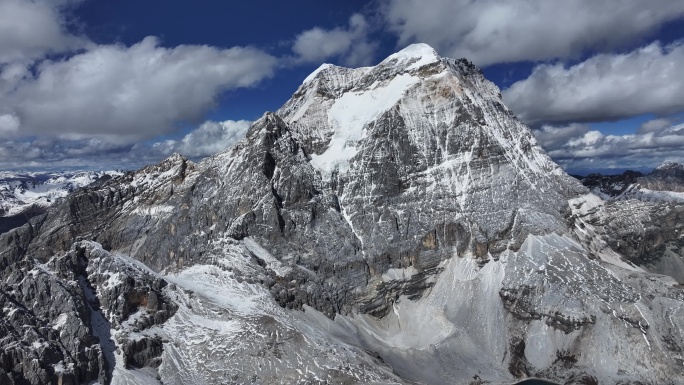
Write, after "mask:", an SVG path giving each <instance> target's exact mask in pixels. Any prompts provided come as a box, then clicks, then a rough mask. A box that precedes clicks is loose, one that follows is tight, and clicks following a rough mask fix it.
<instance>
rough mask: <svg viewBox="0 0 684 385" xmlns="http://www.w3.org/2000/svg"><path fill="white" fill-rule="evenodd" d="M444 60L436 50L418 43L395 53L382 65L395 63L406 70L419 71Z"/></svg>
mask: <svg viewBox="0 0 684 385" xmlns="http://www.w3.org/2000/svg"><path fill="white" fill-rule="evenodd" d="M441 59H442V58H441V57H440V56H439V55H438V54H437V51H435V50H434V48H432V47H430V46H429V45H427V44H424V43H416V44H411V45H409V46H407V47H406V48H404V49H402V50H401V51H399V52H396V53H393V54H392V55H390V56H388V57H387V58H386V59H385V60H383V61H382V62H381V63H380V65H383V64H387V63H390V62H395V61H396V65H398V66H402V67H404V68H405V70H407V71H410V70H414V69H418V68H420V67H423V66H425V65H428V64H432V63H436V62H439V61H440V60H441Z"/></svg>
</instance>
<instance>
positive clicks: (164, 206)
mask: <svg viewBox="0 0 684 385" xmlns="http://www.w3.org/2000/svg"><path fill="white" fill-rule="evenodd" d="M678 207H679V206H677V205H676V204H675V205H673V210H678ZM610 210H612V208H611V206H610V205H606V204H605V202H604V201H602V200H601V199H599V198H597V197H596V196H595V195H592V194H590V193H589V192H588V190H587V189H586V188H585V187H583V186H582V185H581V184H580V183H578V182H577V181H576V180H574V179H573V178H571V177H569V176H568V175H566V174H565V173H564V172H563V171H562V170H561V169H560V168H559V167H558V166H557V165H556V164H554V163H553V162H552V161H551V160H550V159H549V158H548V156H546V154H544V152H543V151H542V150H541V148H539V146H538V145H537V144H536V141H535V140H534V138H533V136H532V134H531V132H530V131H529V129H527V128H526V127H525V126H524V125H523V124H522V123H521V122H520V121H518V120H517V119H516V118H515V116H514V115H513V114H512V113H511V112H510V111H509V110H508V109H506V107H505V106H503V104H502V103H501V100H500V95H499V91H498V89H497V88H496V87H495V86H494V85H493V84H491V83H489V82H488V81H486V80H485V79H484V77H483V76H482V74H481V72H480V71H479V70H478V69H477V68H475V67H474V66H473V65H472V64H470V63H469V62H467V61H465V60H453V59H444V58H440V57H439V56H437V55H436V54H435V53H434V51H433V50H432V49H431V48H429V47H427V46H425V45H414V46H410V47H408V48H407V49H405V50H403V51H401V52H399V53H397V54H395V55H392V56H390V57H388V58H387V59H386V60H384V61H383V62H382V63H380V64H379V65H377V66H375V67H367V68H361V69H347V68H341V67H335V66H331V65H324V66H322V67H321V68H320V69H319V70H317V71H316V72H315V73H314V74H312V75H311V76H310V77H309V78H307V79H306V80H305V82H304V84H302V86H301V87H300V88H299V89H298V90H297V92H296V93H295V95H294V96H293V98H292V99H291V100H290V101H288V102H287V103H286V104H285V105H284V106H283V107H282V108H281V109H280V110H279V111H277V112H275V113H267V114H266V115H264V117H263V118H262V119H260V120H259V121H257V122H255V123H254V125H253V126H252V127H251V129H250V130H249V132H248V134H247V137H246V138H245V139H244V140H242V141H241V142H239V143H238V144H236V145H235V146H234V147H233V148H231V149H229V150H228V151H226V152H224V153H221V154H218V155H216V156H214V157H211V158H208V159H206V160H204V161H202V162H201V163H197V164H195V163H192V162H190V161H188V160H186V159H184V158H182V157H181V156H173V157H170V158H169V159H167V160H165V161H164V162H162V163H160V164H159V165H155V166H149V167H147V168H145V169H142V170H140V171H138V172H136V173H128V174H126V175H124V176H122V177H120V178H116V179H114V180H111V181H108V182H106V183H104V184H102V185H100V186H97V187H96V188H92V189H85V190H81V191H78V192H76V193H75V194H72V195H70V196H69V197H68V198H67V199H66V200H65V202H63V203H61V204H60V205H59V206H57V207H55V208H53V209H50V210H49V212H48V213H47V214H46V215H43V216H41V217H39V218H36V219H34V220H32V221H31V223H30V224H28V225H26V226H24V227H22V228H20V229H17V230H15V231H13V232H10V233H8V234H5V235H3V236H1V237H0V244H2V245H4V246H3V248H2V250H0V263H1V264H2V266H3V267H7V268H11V269H16V270H21V271H25V270H27V269H28V270H30V269H33V268H35V267H36V266H42V265H44V264H49V263H50V261H54V260H55V258H59V256H60V255H70V254H69V253H72V254H73V253H77V254H78V252H77V250H79V247H80V248H83V247H85V246H84V245H86V246H87V247H89V248H90V249H91V250H98V251H96V253H103V254H106V255H107V256H109V258H111V259H113V260H117V261H122V262H121V263H123V265H121V266H124V267H121V266H114V267H109V268H106V269H105V271H107V272H109V274H114V273H115V272H119V271H121V272H122V273H121V274H122V275H123V276H128V275H129V274H130V276H132V277H133V278H132V279H133V282H134V283H132V284H131V285H132V287H139V286H140V285H142V287H150V288H151V289H152V292H154V295H153V298H156V299H157V302H156V303H157V304H159V303H163V304H165V306H166V307H165V308H160V309H161V310H159V311H161V312H164V313H161V314H163V316H159V318H158V319H157V315H156V314H158V313H155V314H154V316H152V317H149V316H147V317H146V318H145V320H146V321H141V322H143V323H142V325H144V327H143V326H134V325H132V323H134V322H133V320H138V316H136V314H138V313H136V312H131V311H129V312H128V313H127V314H126V315H123V314H121V315H117V314H116V313H112V312H111V311H108V312H105V313H103V314H104V318H106V319H107V320H109V322H110V323H111V327H112V330H113V331H112V332H111V333H112V334H111V335H113V336H114V337H113V339H112V341H113V342H114V343H113V344H109V345H108V344H104V343H100V344H99V345H98V344H94V343H93V342H90V343H86V344H85V345H86V346H93V349H97V346H100V350H101V351H103V353H101V354H100V355H102V356H106V353H107V352H109V354H113V355H114V356H115V358H114V362H115V364H114V365H111V364H110V365H109V366H107V365H99V366H98V365H96V364H94V363H95V362H100V361H103V360H104V362H112V360H109V361H107V360H106V359H100V358H99V357H100V355H98V354H99V353H98V354H94V355H93V356H92V358H91V359H85V360H81V361H74V362H73V370H72V372H69V373H74V374H73V376H72V374H69V375H70V376H72V377H73V378H75V379H76V380H75V381H74V383H83V382H87V381H89V380H90V379H92V378H94V377H93V376H94V374H93V373H95V372H98V373H99V372H103V373H104V374H103V375H100V374H98V375H97V378H99V380H100V381H103V382H107V381H109V378H111V379H112V382H113V383H147V382H146V381H156V380H155V379H156V378H159V379H160V380H161V381H162V382H163V383H165V384H166V383H172V384H174V383H178V384H187V383H221V382H227V383H231V382H232V383H247V382H258V383H295V382H298V381H300V382H304V383H388V382H390V383H402V382H406V381H417V382H420V383H430V384H447V383H454V382H455V383H470V382H475V383H477V382H478V381H482V382H489V383H510V382H512V381H514V380H515V379H517V378H525V377H528V376H540V377H547V378H550V379H555V380H558V381H561V382H566V381H567V382H568V383H592V381H598V382H600V383H615V384H617V383H637V382H640V383H682V382H681V381H680V380H677V379H681V378H684V371H683V369H682V364H683V363H684V361H683V360H684V357H683V356H682V349H683V348H684V340H683V337H682V330H683V329H684V321H683V320H684V317H682V315H683V313H684V310H683V309H684V294H683V293H684V292H683V291H682V289H681V287H680V286H679V285H678V284H677V282H676V281H675V280H674V279H672V278H668V277H665V276H660V275H656V274H651V273H647V272H645V271H644V269H643V268H642V267H640V265H643V263H642V262H643V261H642V260H640V259H639V258H634V257H633V256H632V254H631V253H633V252H635V250H638V248H637V247H636V246H635V245H627V246H624V244H621V245H622V247H623V248H624V250H623V249H620V247H619V246H618V245H617V243H618V242H619V238H618V235H617V234H619V229H620V228H626V227H629V226H631V225H632V223H634V226H636V224H637V223H641V222H638V221H641V220H643V219H644V218H645V217H643V216H637V217H630V216H628V215H623V216H621V217H622V218H624V219H625V224H624V226H622V227H619V226H617V227H616V226H614V225H613V223H612V222H611V221H608V220H607V219H606V218H612V217H615V215H613V214H611V213H610ZM606 213H607V214H606ZM611 215H612V217H611ZM630 218H634V220H635V221H636V222H630V223H629V224H628V223H627V222H629V220H630ZM75 242H81V243H76V245H75ZM92 242H97V243H92ZM79 245H80V246H79ZM98 245H101V246H102V248H100V247H99V246H98ZM106 250H110V252H108V251H106ZM92 253H93V251H91V254H92ZM637 253H641V254H644V253H646V254H647V253H648V250H646V249H644V250H643V251H638V252H637ZM98 255H99V254H98ZM86 259H87V260H88V261H90V260H91V259H93V258H92V257H86ZM95 259H97V258H94V259H93V260H95ZM87 263H88V264H90V262H87ZM143 264H144V265H143ZM88 266H89V265H88ZM126 266H127V267H126ZM91 270H92V269H91ZM51 271H52V270H51ZM79 271H80V270H79ZM86 271H87V270H86ZM17 274H18V273H17ZM81 276H83V275H81ZM86 276H87V275H86ZM139 276H145V277H148V276H149V279H150V280H152V281H151V282H152V283H150V284H146V283H144V282H147V281H145V280H144V279H143V281H142V282H143V283H141V284H138V285H136V284H135V282H137V281H136V278H135V277H139ZM67 278H68V277H67ZM67 278H60V279H67ZM7 279H10V278H9V277H8V278H7ZM84 279H85V278H84ZM137 279H138V280H140V279H141V278H137ZM126 280H127V281H128V282H130V281H129V280H128V279H126ZM27 281H28V282H30V281H31V279H28V280H27ZM94 281H96V282H97V281H98V280H97V279H95V280H94ZM145 285H147V286H145ZM11 286H14V284H12V285H11ZM91 286H93V287H96V285H93V284H92V283H91ZM129 286H130V285H129ZM79 288H80V289H79ZM79 288H76V289H74V290H73V292H71V293H70V294H69V296H70V297H67V295H66V294H65V298H81V297H83V298H86V297H87V296H88V293H89V292H88V287H87V286H86V287H80V286H79ZM3 290H4V289H3ZM7 290H9V287H8V289H7ZM79 290H80V291H79ZM6 292H7V291H3V293H6ZM147 292H148V293H149V292H150V291H149V290H148V291H147ZM118 293H121V292H118ZM91 294H94V296H95V298H97V299H98V300H99V301H100V303H102V302H103V301H105V300H106V299H108V301H110V302H111V301H114V302H116V300H114V297H111V296H107V295H106V294H103V293H102V292H101V291H99V290H97V289H95V290H94V292H91ZM103 295H104V296H103ZM79 296H80V297H79ZM116 298H119V297H116ZM124 298H126V297H125V296H124ZM147 298H148V299H149V298H150V297H149V294H148V296H147ZM28 301H30V298H29V299H26V300H25V302H28ZM74 301H76V300H74ZM82 302H83V301H82ZM87 302H88V300H87V299H86V300H85V301H84V302H83V303H87ZM110 302H107V303H110ZM134 302H135V301H134ZM143 302H144V301H139V302H137V305H129V307H130V308H135V309H139V308H140V307H141V306H143ZM153 302H154V301H153ZM147 303H148V304H149V301H148V302H147ZM117 306H119V305H117ZM82 307H83V308H84V309H85V308H87V305H83V306H82ZM143 307H144V306H143ZM3 311H5V310H3ZM139 311H140V310H139ZM146 311H147V312H148V313H149V314H151V312H150V311H149V309H148V310H146ZM53 313H55V312H52V313H51V314H48V315H45V316H40V317H38V318H40V319H41V320H42V321H41V322H47V323H50V322H54V321H53V319H54V318H55V317H56V316H58V315H55V314H53ZM83 313H84V314H85V313H87V312H86V311H85V310H84V311H83ZM145 314H147V313H145ZM84 317H85V316H84ZM117 317H118V318H117ZM169 317H170V318H169ZM167 318H168V319H167ZM79 319H80V318H79ZM36 322H37V321H36ZM81 322H82V323H83V324H84V325H86V327H85V328H84V331H83V332H82V333H83V336H80V337H77V338H79V340H80V339H83V340H85V341H90V340H88V338H91V339H92V336H93V335H95V334H96V333H95V332H94V331H93V330H94V328H93V327H91V328H90V329H88V328H87V325H88V322H86V321H81ZM74 333H75V332H74ZM74 333H71V335H73V334H74ZM111 335H110V336H111ZM118 335H122V336H128V337H122V339H121V341H119V340H117V339H116V336H118ZM88 336H91V337H88ZM132 336H133V337H132ZM60 338H67V337H61V336H60ZM70 338H71V337H70ZM74 338H76V337H74ZM126 338H128V340H126ZM18 340H21V337H17V341H18ZM101 340H102V339H101ZM126 341H129V342H126ZM138 341H144V342H138ZM3 346H5V344H3ZM28 351H31V349H30V348H28ZM119 356H121V357H133V358H125V359H118V361H117V357H119ZM57 359H59V360H58V361H56V362H54V361H55V360H57ZM64 360H65V359H64V358H62V356H55V357H54V359H51V360H48V359H46V358H39V359H38V362H39V363H40V365H42V366H41V368H47V369H44V370H46V373H50V369H49V368H48V366H51V365H53V366H54V365H59V363H60V362H62V364H61V365H64V363H66V361H64ZM127 360H128V361H127ZM159 360H161V362H159ZM12 362H13V364H12V365H8V366H7V369H3V370H5V372H6V373H7V376H8V378H10V377H11V378H14V379H17V380H18V379H22V378H30V380H29V381H30V382H31V383H36V384H38V383H46V382H45V381H44V377H35V376H33V375H32V374H31V375H29V374H26V373H32V372H31V371H30V370H28V369H26V368H27V367H28V366H27V365H25V364H19V363H18V362H19V361H17V360H14V361H12ZM22 362H23V361H22ZM599 362H601V364H600V365H599V364H598V363H599ZM69 363H70V364H71V363H72V362H71V361H69ZM112 366H113V368H112ZM89 367H93V368H95V369H93V370H86V368H89ZM141 367H142V368H141ZM102 368H105V369H102ZM136 368H140V369H136ZM107 370H110V371H111V373H112V375H111V377H108V376H107ZM80 373H89V374H87V376H90V377H87V379H86V378H85V377H83V376H85V375H81V374H80ZM72 377H69V378H72ZM63 378H65V377H63ZM677 381H679V382H677Z"/></svg>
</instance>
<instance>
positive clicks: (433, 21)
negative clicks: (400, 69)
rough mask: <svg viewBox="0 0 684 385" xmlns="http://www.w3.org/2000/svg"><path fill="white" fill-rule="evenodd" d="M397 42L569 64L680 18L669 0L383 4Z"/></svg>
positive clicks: (386, 0) (480, 58)
mask: <svg viewBox="0 0 684 385" xmlns="http://www.w3.org/2000/svg"><path fill="white" fill-rule="evenodd" d="M381 4H382V7H381V9H382V14H383V15H384V18H385V19H386V21H387V23H388V24H389V28H390V30H391V31H393V32H394V33H396V34H397V36H398V37H399V43H400V44H401V45H405V44H406V43H410V42H423V43H428V44H430V45H432V46H433V47H435V48H436V49H437V50H438V51H439V52H440V54H442V55H445V56H450V57H456V58H460V57H465V58H467V59H469V60H471V61H473V62H475V63H476V64H478V65H488V64H493V63H503V62H516V61H525V60H533V61H536V60H545V59H552V58H571V57H575V56H578V55H580V54H582V53H583V52H585V50H587V49H593V50H604V49H613V48H619V47H624V46H625V44H628V43H629V42H632V41H634V40H635V39H640V38H644V37H646V36H648V35H649V34H650V33H652V32H653V31H654V30H656V28H658V27H660V26H661V25H662V24H663V23H665V22H668V21H671V20H675V19H677V18H680V17H682V16H683V15H684V2H682V1H672V0H650V1H643V0H621V1H596V0H565V1H549V0H526V1H510V0H477V1H473V0H431V1H428V2H426V1H424V0H383V1H382V2H381Z"/></svg>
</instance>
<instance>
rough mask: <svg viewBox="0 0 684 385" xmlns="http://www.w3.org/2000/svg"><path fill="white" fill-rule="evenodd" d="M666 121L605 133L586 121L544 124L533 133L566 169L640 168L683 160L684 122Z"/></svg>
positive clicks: (655, 121) (651, 122)
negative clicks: (631, 130) (624, 132)
mask: <svg viewBox="0 0 684 385" xmlns="http://www.w3.org/2000/svg"><path fill="white" fill-rule="evenodd" d="M665 122H666V121H665V120H663V119H654V120H651V121H649V122H646V123H644V124H643V125H642V126H641V127H640V128H639V129H638V130H637V132H636V133H634V134H628V135H606V134H603V133H601V132H600V131H597V130H592V129H590V127H589V126H587V125H583V124H570V125H568V126H549V125H545V126H542V128H541V129H540V130H535V131H534V134H535V136H536V138H537V140H538V142H539V144H540V145H541V146H542V147H543V148H544V149H545V150H546V151H547V152H548V154H549V155H550V156H551V157H552V158H553V159H554V160H555V161H556V162H558V163H559V164H560V165H561V166H563V167H564V168H566V169H575V170H576V169H592V168H621V169H626V168H634V169H641V168H645V167H656V166H658V165H660V164H662V163H664V162H668V161H671V162H680V163H682V162H684V124H674V125H673V124H665Z"/></svg>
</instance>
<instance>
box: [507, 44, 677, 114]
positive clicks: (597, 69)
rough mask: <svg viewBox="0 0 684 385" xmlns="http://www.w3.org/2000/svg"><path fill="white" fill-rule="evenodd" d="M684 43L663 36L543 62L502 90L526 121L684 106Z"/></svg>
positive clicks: (660, 111)
mask: <svg viewBox="0 0 684 385" xmlns="http://www.w3.org/2000/svg"><path fill="white" fill-rule="evenodd" d="M682 74H684V44H682V43H675V44H671V45H668V46H663V45H661V44H660V43H658V42H654V43H651V44H649V45H647V46H645V47H643V48H639V49H636V50H634V51H632V52H629V53H625V54H600V55H596V56H594V57H592V58H590V59H588V60H586V61H584V62H581V63H579V64H576V65H573V66H570V67H566V66H564V65H562V64H541V65H538V66H537V67H535V69H534V70H533V72H532V74H531V75H530V76H529V77H528V78H527V79H525V80H521V81H519V82H516V83H514V84H513V85H512V86H511V87H510V88H508V89H506V90H504V91H503V98H504V101H505V102H506V104H507V105H508V106H509V107H510V108H511V109H512V110H513V111H514V112H515V113H516V114H517V115H518V116H519V117H520V118H521V119H522V120H523V121H525V122H526V123H529V124H537V123H541V122H581V121H583V122H588V121H608V120H618V119H622V118H627V117H631V116H636V115H640V114H645V113H655V114H659V115H668V114H673V113H676V112H680V111H684V76H682Z"/></svg>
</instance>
